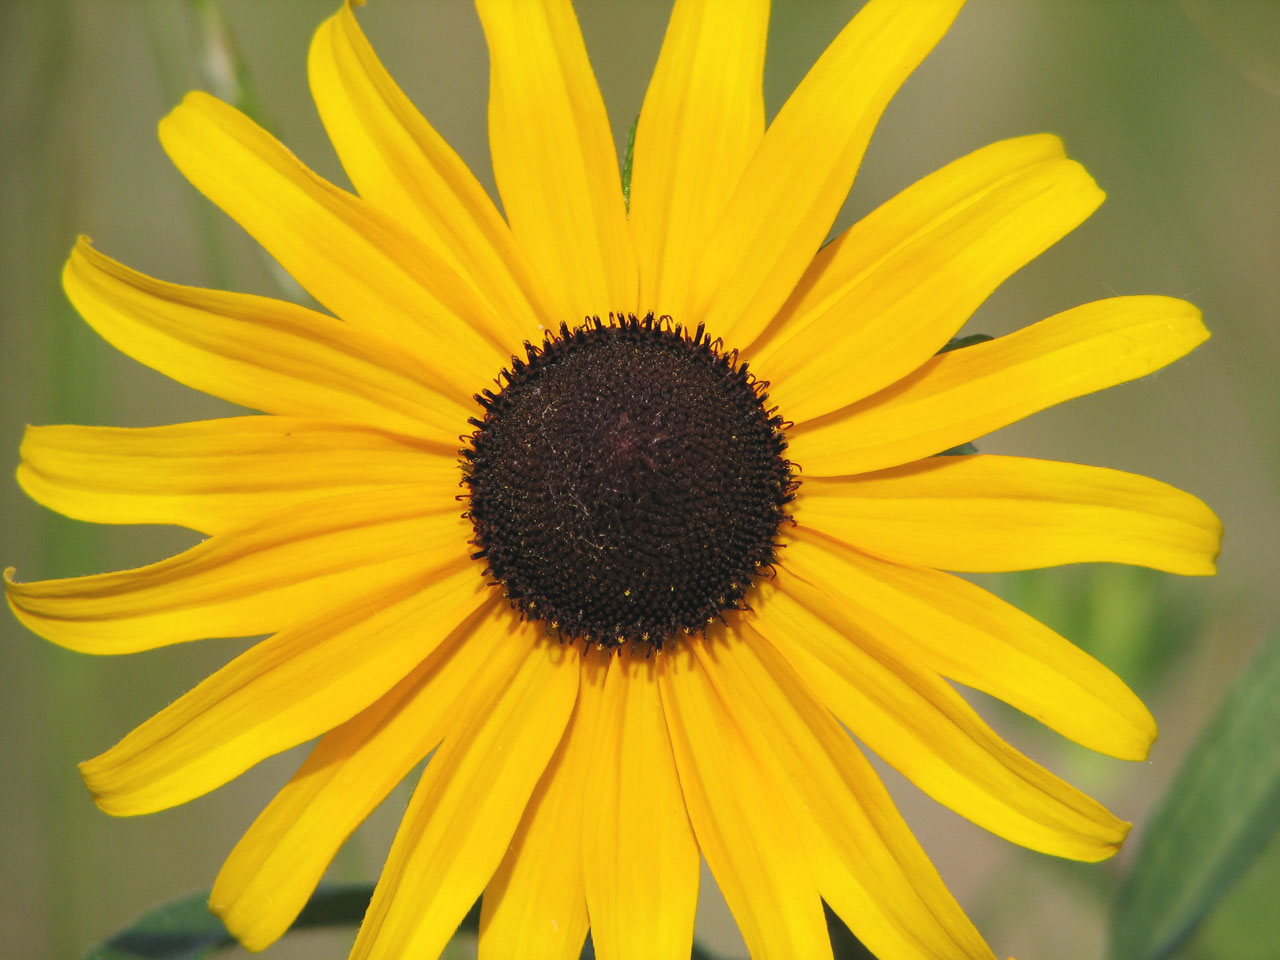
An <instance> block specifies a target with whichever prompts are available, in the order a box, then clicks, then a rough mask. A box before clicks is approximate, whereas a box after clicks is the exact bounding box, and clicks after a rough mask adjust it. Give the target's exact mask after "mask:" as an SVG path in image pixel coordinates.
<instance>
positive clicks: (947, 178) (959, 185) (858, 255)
mask: <svg viewBox="0 0 1280 960" xmlns="http://www.w3.org/2000/svg"><path fill="white" fill-rule="evenodd" d="M1065 156H1066V154H1065V151H1064V149H1063V146H1062V141H1061V140H1060V139H1059V138H1058V137H1055V136H1053V135H1052V134H1047V133H1038V134H1033V135H1031V136H1026V137H1014V138H1012V139H1010V140H1000V141H998V142H996V143H992V144H988V145H987V146H985V147H982V148H980V149H978V150H974V151H973V152H972V153H969V154H966V155H965V156H963V157H961V158H960V159H958V160H953V161H952V162H951V163H949V164H947V165H946V166H945V167H943V168H942V169H940V170H935V171H934V172H933V173H931V174H929V175H928V176H927V177H925V178H924V179H922V180H917V181H916V182H915V183H913V184H912V185H911V186H909V187H907V188H906V189H905V190H903V191H902V192H901V193H899V194H897V195H896V196H894V197H892V198H891V199H890V200H888V201H886V202H885V203H883V204H881V205H880V206H879V207H877V208H876V209H875V210H873V211H872V212H871V213H869V214H867V215H866V216H865V217H863V218H862V219H861V220H859V221H857V222H856V223H854V224H853V225H852V226H851V227H849V228H848V229H847V230H845V231H844V232H843V233H841V234H840V235H839V236H838V237H836V238H834V239H833V240H832V241H831V242H830V243H828V244H826V245H825V246H823V247H822V249H821V250H819V251H818V253H817V254H816V255H815V256H814V258H813V260H812V262H811V263H810V264H809V266H808V268H807V269H806V270H805V272H804V276H803V277H801V278H800V282H799V283H798V284H797V285H796V288H795V290H794V291H792V294H791V296H790V298H788V300H787V302H786V304H785V305H784V306H783V308H782V309H781V310H780V311H778V313H777V315H776V316H775V317H774V318H773V320H772V321H771V322H770V324H769V327H768V329H767V330H766V331H765V333H764V334H763V335H762V336H761V337H760V339H759V340H757V341H756V343H755V344H754V345H753V347H752V356H753V357H760V356H764V355H765V351H766V350H771V349H772V346H773V344H774V343H775V342H777V341H785V340H786V339H787V338H788V337H790V336H792V335H793V334H795V333H796V332H797V327H798V326H800V325H801V324H807V323H809V322H811V321H812V320H813V319H815V318H817V317H819V316H821V315H822V314H823V313H824V312H826V310H827V309H828V307H829V306H830V304H831V303H833V302H834V301H835V300H836V299H838V298H839V297H840V295H841V291H843V290H844V289H845V288H847V287H848V286H849V285H850V283H851V282H852V281H856V280H857V279H858V277H859V276H860V274H861V273H862V272H865V271H867V270H870V269H872V268H874V267H875V266H876V264H878V263H881V262H882V261H884V260H885V259H887V258H888V257H889V256H891V255H892V254H893V253H894V252H895V251H897V250H900V249H902V248H903V247H906V246H907V245H909V244H910V243H911V241H912V239H913V238H914V237H917V236H918V235H920V234H921V233H922V232H924V231H927V230H928V229H929V227H930V226H931V225H933V224H936V223H940V222H943V221H945V220H946V219H947V218H948V217H949V216H954V215H956V214H959V213H963V212H964V210H965V208H966V207H967V206H969V205H970V204H972V203H975V202H980V201H981V200H982V198H983V197H985V196H987V195H988V194H989V193H990V191H991V190H992V189H994V188H995V187H998V186H1000V185H1001V184H1003V183H1007V182H1009V181H1010V180H1011V179H1013V178H1016V177H1018V176H1019V175H1022V174H1024V173H1025V172H1026V171H1027V170H1028V168H1031V167H1035V166H1038V165H1040V164H1042V163H1045V162H1046V161H1050V160H1061V159H1062V158H1063V157H1065ZM885 332H886V333H891V331H885ZM851 360H852V362H855V363H858V362H860V360H859V358H856V357H854V358H851Z"/></svg>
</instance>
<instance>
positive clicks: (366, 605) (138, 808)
mask: <svg viewBox="0 0 1280 960" xmlns="http://www.w3.org/2000/svg"><path fill="white" fill-rule="evenodd" d="M489 593H490V590H489V587H488V585H487V584H486V583H485V582H484V579H483V578H482V577H479V576H477V575H476V570H475V568H474V567H472V566H470V565H466V566H460V567H459V566H456V565H455V566H454V567H453V568H452V569H445V570H440V571H433V572H429V573H425V574H424V573H420V574H418V575H416V576H415V577H413V578H412V579H411V580H408V581H406V582H402V583H397V584H394V585H393V586H391V587H389V588H384V589H383V590H381V591H378V592H376V593H370V594H368V595H365V596H362V597H360V598H358V599H356V600H348V601H346V602H345V603H344V604H340V605H337V606H334V607H331V608H328V609H324V608H322V609H321V610H320V611H319V612H317V613H316V614H314V615H312V616H310V617H308V618H307V619H306V620H304V621H302V622H301V623H299V624H297V625H296V626H293V627H289V628H288V629H286V630H282V631H280V632H279V633H277V634H276V635H275V636H272V637H270V638H268V639H266V640H263V641H262V642H261V643H258V644H255V645H254V646H252V647H250V648H249V649H248V650H246V651H245V652H244V653H242V654H241V655H240V656H238V657H236V658H235V659H234V660H232V661H231V662H230V663H228V664H227V665H226V666H225V667H223V668H222V669H221V670H218V671H217V672H216V673H214V674H212V675H211V676H209V677H207V678H206V679H205V680H203V681H201V682H200V683H199V684H198V685H197V686H196V687H195V689H193V690H191V691H190V692H188V693H186V694H185V695H183V696H182V697H180V698H178V699H177V700H176V701H174V702H173V703H171V704H170V705H169V706H167V707H165V708H164V709H163V710H161V711H160V712H159V713H157V714H156V715H155V716H154V717H152V718H151V719H150V720H148V721H147V722H146V723H144V724H142V725H141V726H139V727H138V728H136V729H135V730H133V731H132V732H131V733H129V734H128V736H126V737H125V738H124V739H123V740H121V741H120V742H119V743H118V744H116V745H115V746H114V747H112V748H111V749H110V750H108V751H107V752H106V753H103V754H101V755H99V756H97V757H94V758H93V759H92V760H88V761H85V762H84V763H82V764H81V765H80V774H81V776H83V777H84V782H85V785H86V786H88V788H89V790H90V792H91V793H92V794H93V798H94V801H95V802H96V803H97V804H98V806H99V807H101V808H102V809H103V810H105V811H106V812H107V813H110V814H114V815H116V816H133V815H135V814H140V813H154V812H155V811H157V810H164V809H166V808H168V807H173V806H177V805H178V804H180V803H186V802H187V801H188V800H192V799H194V798H195V797H199V796H202V795H204V794H206V793H208V792H209V791H210V790H213V789H215V788H216V787H220V786H222V785H223V784H224V783H226V782H227V781H228V780H232V779H234V778H235V777H238V776H239V775H240V774H242V773H243V772H244V771H246V770H248V769H249V768H250V767H251V766H253V765H254V764H256V763H258V762H259V761H261V760H264V759H266V758H267V757H270V756H274V755H275V754H277V753H280V752H281V751H284V750H288V749H289V748H290V747H294V746H297V745H298V744H299V743H303V742H304V741H306V740H310V739H311V738H312V737H317V736H319V735H320V734H322V733H324V732H326V731H328V730H331V729H333V728H334V727H336V726H337V725H338V724H340V723H344V722H345V721H347V720H349V719H351V717H353V716H355V715H356V714H357V713H359V712H360V711H361V710H363V709H364V708H365V707H367V706H368V705H369V704H370V703H372V702H373V701H375V700H376V699H378V698H379V697H381V696H382V695H383V694H384V693H386V692H387V691H388V690H390V689H391V688H392V687H393V686H395V685H396V684H397V683H398V682H399V681H400V680H401V679H403V678H404V676H405V675H406V674H408V673H410V672H411V671H412V670H413V668H414V667H415V666H417V664H419V663H420V662H421V661H422V659H423V658H424V657H426V656H427V655H429V654H430V653H431V651H432V650H434V649H435V647H436V645H437V644H439V643H440V642H441V641H442V640H443V639H444V638H445V637H446V636H448V635H449V634H450V633H451V632H452V631H453V630H454V628H455V627H457V626H458V624H459V623H461V622H462V621H463V620H464V619H465V618H466V617H467V616H469V615H470V614H471V613H472V612H473V611H475V610H476V609H477V608H478V607H479V606H480V604H481V603H482V602H483V600H484V599H485V598H486V597H487V596H488V595H489Z"/></svg>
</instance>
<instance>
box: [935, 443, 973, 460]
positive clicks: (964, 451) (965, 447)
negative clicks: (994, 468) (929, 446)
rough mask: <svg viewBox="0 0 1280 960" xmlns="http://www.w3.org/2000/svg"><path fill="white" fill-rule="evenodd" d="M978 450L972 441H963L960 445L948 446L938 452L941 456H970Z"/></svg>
mask: <svg viewBox="0 0 1280 960" xmlns="http://www.w3.org/2000/svg"><path fill="white" fill-rule="evenodd" d="M977 452H978V448H977V447H975V446H974V445H973V444H972V443H962V444H960V446H958V447H948V448H947V449H946V450H943V451H942V452H941V453H939V454H936V456H939V457H968V456H972V455H973V454H975V453H977Z"/></svg>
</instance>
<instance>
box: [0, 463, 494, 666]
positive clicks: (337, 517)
mask: <svg viewBox="0 0 1280 960" xmlns="http://www.w3.org/2000/svg"><path fill="white" fill-rule="evenodd" d="M457 506H458V505H457V504H456V503H453V502H450V501H446V502H445V503H443V504H442V503H435V504H433V503H431V502H429V501H428V502H424V499H423V491H422V488H421V487H419V486H411V487H390V488H387V489H385V490H376V491H372V492H367V491H361V492H359V493H354V494H346V495H340V496H333V497H326V498H324V499H322V500H313V501H311V502H309V503H305V504H301V505H299V506H298V507H296V508H292V509H286V510H284V511H281V512H280V513H274V514H270V515H268V516H267V517H264V518H262V519H261V520H258V521H255V522H253V523H249V524H246V525H245V526H242V527H236V528H234V529H231V530H227V531H226V532H224V533H220V534H218V535H217V536H214V537H210V538H209V539H208V540H205V541H203V542H202V543H199V544H197V545H196V546H194V547H192V548H191V549H190V550H187V551H185V552H183V553H180V554H178V555H177V556H174V557H170V558H169V559H167V560H161V561H160V562H159V563H153V564H150V565H148V566H145V567H138V568H136V569H134V570H120V571H116V572H113V573H101V574H94V575H93V576H88V577H72V578H69V579H65V580H34V581H31V582H29V583H19V582H17V581H15V580H14V579H13V570H12V568H10V569H9V570H8V571H6V574H5V586H6V591H7V593H8V598H9V605H10V607H11V608H12V609H13V612H14V613H15V614H16V615H17V617H18V619H19V620H20V621H22V623H23V624H25V625H26V626H27V627H29V628H30V629H31V630H34V631H35V632H36V633H38V634H39V635H40V636H42V637H44V638H45V639H46V640H52V641H53V642H54V643H58V644H61V645H62V646H64V647H69V648H71V649H72V650H79V651H81V652H82V653H96V654H117V653H136V652H137V651H139V650H151V649H154V648H155V647H162V646H165V645H167V644H171V643H181V642H183V641H186V640H199V639H203V638H206V637H247V636H255V635H257V634H262V633H271V632H274V631H276V630H281V629H283V628H285V627H288V626H290V625H291V624H293V623H294V622H296V621H297V620H300V619H302V618H303V617H305V616H306V615H307V614H309V613H311V612H312V611H314V610H317V609H328V608H330V607H332V606H334V605H335V604H339V603H341V602H343V601H345V600H349V599H354V598H357V597H361V596H364V595H367V594H376V593H379V592H380V591H381V590H382V589H383V588H385V587H386V586H387V585H389V584H393V583H396V582H399V581H402V580H404V579H406V578H408V577H410V576H412V575H413V574H414V573H415V572H421V571H422V570H424V569H436V568H438V567H439V566H440V565H441V564H442V563H445V562H452V563H457V564H462V563H465V562H466V561H467V554H468V547H467V539H468V538H469V537H470V536H471V532H470V531H471V527H470V524H468V523H467V521H466V520H464V519H463V518H462V517H461V516H459V515H458V509H457ZM472 576H473V577H476V578H477V579H479V577H478V576H477V573H476V571H475V570H472Z"/></svg>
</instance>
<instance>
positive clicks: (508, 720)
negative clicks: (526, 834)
mask: <svg viewBox="0 0 1280 960" xmlns="http://www.w3.org/2000/svg"><path fill="white" fill-rule="evenodd" d="M502 642H505V643H512V644H523V645H524V649H525V651H526V655H525V657H524V658H523V659H522V662H521V663H520V665H519V666H518V667H517V668H516V670H515V672H514V673H511V672H510V671H509V669H507V668H505V667H504V668H503V669H504V671H506V673H505V675H506V676H507V678H508V679H507V682H506V684H505V685H504V686H503V688H502V691H501V694H500V695H499V696H497V697H494V696H492V695H490V691H491V690H492V689H493V688H492V687H491V686H490V685H488V684H487V683H485V681H483V680H480V681H479V683H478V684H477V690H476V692H475V696H473V697H471V698H469V699H468V702H467V703H466V704H465V705H464V706H463V707H462V708H461V709H460V710H459V711H458V724H457V726H456V727H455V728H454V729H453V730H452V731H451V732H450V733H448V734H446V737H445V741H444V743H443V744H441V746H440V749H439V750H437V751H436V753H435V755H434V756H433V757H432V758H431V762H430V763H428V764H427V769H426V771H425V772H424V773H423V775H422V780H421V781H420V782H419V784H418V786H417V789H416V790H415V791H414V794H413V800H412V801H411V802H410V804H409V809H408V811H407V812H406V813H405V815H404V820H403V821H402V822H401V824H400V830H399V831H398V832H397V833H396V839H395V842H394V843H393V844H392V846H391V853H390V854H389V855H388V858H387V863H386V866H385V867H384V868H383V870H382V876H381V877H380V878H379V880H378V885H377V887H376V888H375V890H374V893H373V900H372V902H371V903H370V904H369V911H368V913H367V914H365V918H364V923H363V924H361V926H360V933H359V935H358V936H357V938H356V943H355V947H354V948H353V950H352V953H351V956H352V960H388V958H397V960H399V958H401V957H410V956H413V957H436V956H439V955H440V952H441V951H442V950H443V949H444V946H445V944H446V943H447V942H448V941H449V938H450V937H451V936H452V935H453V932H454V931H455V930H456V929H457V927H458V923H459V922H460V921H461V920H462V918H463V916H464V915H465V914H466V912H467V910H468V909H469V908H470V907H471V905H472V904H473V903H474V902H475V900H476V897H478V896H479V895H480V891H481V890H482V889H483V888H484V885H485V884H486V883H487V882H488V880H489V878H490V877H491V876H493V872H494V870H496V869H497V867H498V864H499V863H500V862H501V861H502V858H503V855H504V854H505V853H506V850H507V846H508V843H509V842H510V840H511V837H512V835H513V834H514V833H515V831H516V828H517V826H518V825H519V823H520V819H521V816H522V815H523V813H524V810H525V807H526V806H527V805H528V801H529V797H530V796H531V795H532V793H533V790H534V787H535V786H536V785H537V783H538V780H539V779H540V778H541V776H542V773H543V771H544V770H545V769H546V766H547V763H548V762H549V761H550V759H551V756H552V754H553V753H554V752H555V750H556V747H557V746H558V745H559V743H560V740H561V737H562V735H563V734H564V731H565V726H566V724H567V723H568V722H569V715H570V714H571V713H572V711H573V705H574V701H575V699H576V698H577V694H578V673H579V665H578V659H579V654H578V652H577V650H576V649H575V648H573V647H569V646H560V645H558V644H555V643H554V642H549V641H548V640H547V639H546V638H545V637H543V636H541V630H540V629H539V628H538V627H536V626H533V625H529V624H525V623H520V622H518V621H514V619H513V629H512V631H511V635H510V636H508V637H506V638H504V639H503V641H502Z"/></svg>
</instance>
